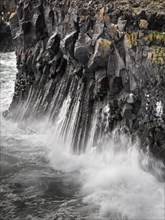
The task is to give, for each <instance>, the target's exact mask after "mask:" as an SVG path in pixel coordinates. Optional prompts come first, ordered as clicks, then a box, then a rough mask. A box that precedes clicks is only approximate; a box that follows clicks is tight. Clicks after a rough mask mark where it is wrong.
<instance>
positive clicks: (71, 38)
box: [60, 31, 77, 59]
mask: <svg viewBox="0 0 165 220" xmlns="http://www.w3.org/2000/svg"><path fill="white" fill-rule="evenodd" d="M76 38H77V31H73V32H71V33H70V34H67V35H66V36H65V38H64V39H63V40H62V41H61V43H60V48H61V50H62V51H63V53H64V54H65V55H66V57H67V58H68V59H69V57H70V56H71V57H72V58H74V45H75V42H76Z"/></svg>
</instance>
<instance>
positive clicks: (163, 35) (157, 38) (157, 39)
mask: <svg viewBox="0 0 165 220" xmlns="http://www.w3.org/2000/svg"><path fill="white" fill-rule="evenodd" d="M145 40H146V41H148V42H149V43H152V42H153V43H156V44H160V43H163V44H165V32H158V31H153V32H151V33H150V34H149V35H148V36H146V37H145Z"/></svg>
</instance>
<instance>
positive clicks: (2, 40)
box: [0, 22, 14, 52]
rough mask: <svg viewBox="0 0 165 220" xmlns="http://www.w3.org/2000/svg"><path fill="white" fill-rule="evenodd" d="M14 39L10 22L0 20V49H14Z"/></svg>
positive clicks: (7, 50)
mask: <svg viewBox="0 0 165 220" xmlns="http://www.w3.org/2000/svg"><path fill="white" fill-rule="evenodd" d="M13 50H14V48H13V41H12V35H11V31H10V26H9V24H7V23H5V22H0V51H1V52H9V51H13Z"/></svg>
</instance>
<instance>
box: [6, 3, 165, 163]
mask: <svg viewBox="0 0 165 220" xmlns="http://www.w3.org/2000/svg"><path fill="white" fill-rule="evenodd" d="M16 4H17V13H16V14H15V15H14V16H12V18H11V30H12V35H13V40H14V44H15V50H16V54H17V64H18V74H17V80H16V85H15V94H14V98H13V102H12V104H11V107H10V115H13V117H15V118H17V117H20V115H21V117H23V118H24V117H29V115H30V114H31V115H33V116H35V117H42V116H43V115H45V114H47V115H49V117H50V118H51V120H55V118H56V116H57V114H58V112H59V109H60V108H61V106H62V105H63V103H64V100H66V97H67V96H70V98H71V101H70V104H69V111H68V121H67V124H68V126H69V123H70V121H71V120H72V119H73V118H74V119H75V121H76V123H75V125H74V132H73V141H72V145H73V148H74V149H77V148H78V149H77V150H79V151H81V150H83V149H84V146H85V145H86V143H87V139H88V136H89V133H90V131H91V129H92V127H93V123H92V122H93V121H94V120H95V121H96V129H95V139H94V142H95V144H97V141H98V138H99V137H100V136H101V135H102V134H103V133H110V132H111V131H112V130H113V129H115V128H116V127H125V128H126V129H125V130H127V132H129V133H131V134H132V135H133V134H136V135H138V136H139V137H140V139H141V145H142V147H143V149H144V150H145V149H146V148H147V147H148V146H149V148H150V150H151V152H152V153H153V154H154V155H156V156H157V157H159V158H163V159H164V161H165V32H164V30H165V26H164V25H165V13H164V12H165V10H164V9H165V5H164V3H163V1H162V3H161V1H160V3H155V2H152V3H151V1H148V2H147V1H139V2H138V1H137V2H136V3H134V1H127V0H125V1H106V0H102V1H101V0H100V1H99V0H98V1H80V0H77V1H74V0H62V1H56V0H54V1H51V0H36V1H31V0H24V1H18V0H17V1H16ZM154 10H155V11H154ZM23 103H26V108H24V111H23V113H21V112H22V106H23V105H24V104H23ZM18 106H19V109H18ZM15 109H17V111H14V110H15ZM96 111H97V116H96V114H95V113H96ZM102 119H104V120H102Z"/></svg>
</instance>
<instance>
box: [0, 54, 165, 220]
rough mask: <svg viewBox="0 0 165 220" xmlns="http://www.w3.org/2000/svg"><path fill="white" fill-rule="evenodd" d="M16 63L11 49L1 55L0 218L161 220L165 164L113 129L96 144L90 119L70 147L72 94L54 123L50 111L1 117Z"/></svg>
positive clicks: (164, 205) (8, 99)
mask: <svg viewBox="0 0 165 220" xmlns="http://www.w3.org/2000/svg"><path fill="white" fill-rule="evenodd" d="M15 63H16V60H15V55H14V53H3V54H0V80H1V97H0V98H1V112H0V114H1V143H0V144H1V148H0V151H1V152H0V153H1V161H0V164H1V170H0V171H1V172H0V176H1V178H0V182H1V191H0V194H1V195H0V197H1V204H0V219H3V220H8V219H20V220H22V219H26V220H28V219H33V220H39V219H46V220H49V219H50V220H53V219H101V220H102V219H110V220H126V219H128V220H163V219H165V195H164V194H165V191H164V190H165V189H164V180H163V169H164V167H163V164H162V163H161V161H156V160H155V159H153V158H151V157H150V156H149V154H144V153H143V152H142V151H141V150H140V148H139V143H138V140H137V141H135V142H134V143H132V142H131V141H130V138H129V137H127V136H125V135H120V136H119V135H117V133H118V132H117V131H114V132H113V134H112V135H111V136H109V137H107V138H105V140H104V141H100V144H98V145H97V146H93V138H94V137H93V136H94V131H95V129H96V128H95V126H96V123H95V120H93V126H92V130H91V136H90V139H89V141H88V144H87V146H85V147H84V149H86V150H85V152H84V153H82V154H75V153H73V150H72V148H71V145H72V136H73V126H74V125H75V123H76V118H74V117H72V120H71V121H70V122H69V125H67V126H66V124H67V123H66V122H67V121H66V120H67V115H66V113H67V110H68V108H69V103H70V102H71V97H69V96H68V97H66V99H65V101H64V103H63V105H62V108H61V110H60V112H59V114H58V117H57V119H56V122H55V123H54V124H52V123H51V122H50V120H49V118H43V119H42V120H37V119H36V120H34V119H33V120H30V119H29V120H28V121H25V120H24V121H21V120H19V121H18V122H13V121H10V120H6V119H5V118H4V117H3V114H2V113H3V112H4V111H5V110H7V109H8V108H9V105H10V103H11V100H12V95H13V92H14V81H15V75H16V71H17V70H16V64H15ZM24 108H26V103H25V105H24V106H23V107H22V111H24ZM77 109H78V106H76V107H75V109H74V110H73V111H74V112H75V114H73V115H76V111H77ZM105 111H106V109H105ZM19 112H20V109H19ZM96 114H97V112H96ZM20 118H21V115H20ZM66 128H67V129H66Z"/></svg>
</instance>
